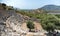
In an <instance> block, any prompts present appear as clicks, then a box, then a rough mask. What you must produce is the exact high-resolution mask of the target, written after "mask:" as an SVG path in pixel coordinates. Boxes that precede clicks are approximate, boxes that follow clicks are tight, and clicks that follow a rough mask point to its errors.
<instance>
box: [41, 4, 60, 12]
mask: <svg viewBox="0 0 60 36" xmlns="http://www.w3.org/2000/svg"><path fill="white" fill-rule="evenodd" d="M40 9H44V10H50V11H51V10H60V6H57V5H45V6H43V7H42V8H40Z"/></svg>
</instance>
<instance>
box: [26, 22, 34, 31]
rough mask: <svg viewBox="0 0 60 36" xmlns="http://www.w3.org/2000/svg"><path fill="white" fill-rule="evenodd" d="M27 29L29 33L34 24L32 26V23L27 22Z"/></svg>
mask: <svg viewBox="0 0 60 36" xmlns="http://www.w3.org/2000/svg"><path fill="white" fill-rule="evenodd" d="M27 27H28V28H29V29H30V30H29V31H31V29H34V24H33V22H31V21H28V22H27Z"/></svg>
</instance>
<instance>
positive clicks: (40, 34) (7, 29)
mask: <svg viewBox="0 0 60 36" xmlns="http://www.w3.org/2000/svg"><path fill="white" fill-rule="evenodd" d="M2 12H4V11H2V10H0V15H2V16H0V17H1V18H3V17H4V18H3V19H5V20H3V19H1V21H0V36H45V35H44V31H43V29H42V26H41V25H40V23H38V22H36V21H34V24H35V29H37V32H29V29H28V28H27V26H26V21H27V20H30V18H29V17H27V16H23V15H21V14H15V12H14V13H12V12H13V11H11V12H10V13H9V12H8V11H7V12H8V13H7V12H6V13H7V14H6V13H5V12H4V14H3V13H2ZM11 13H12V14H11Z"/></svg>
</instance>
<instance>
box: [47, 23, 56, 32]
mask: <svg viewBox="0 0 60 36" xmlns="http://www.w3.org/2000/svg"><path fill="white" fill-rule="evenodd" d="M55 28H56V27H55V25H54V23H48V24H47V27H46V30H47V31H48V32H50V31H52V32H53V31H54V29H55Z"/></svg>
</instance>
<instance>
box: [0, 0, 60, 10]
mask: <svg viewBox="0 0 60 36" xmlns="http://www.w3.org/2000/svg"><path fill="white" fill-rule="evenodd" d="M0 2H2V3H6V4H7V5H10V6H14V7H17V8H20V9H37V8H40V7H42V6H44V5H49V4H53V5H60V0H0Z"/></svg>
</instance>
